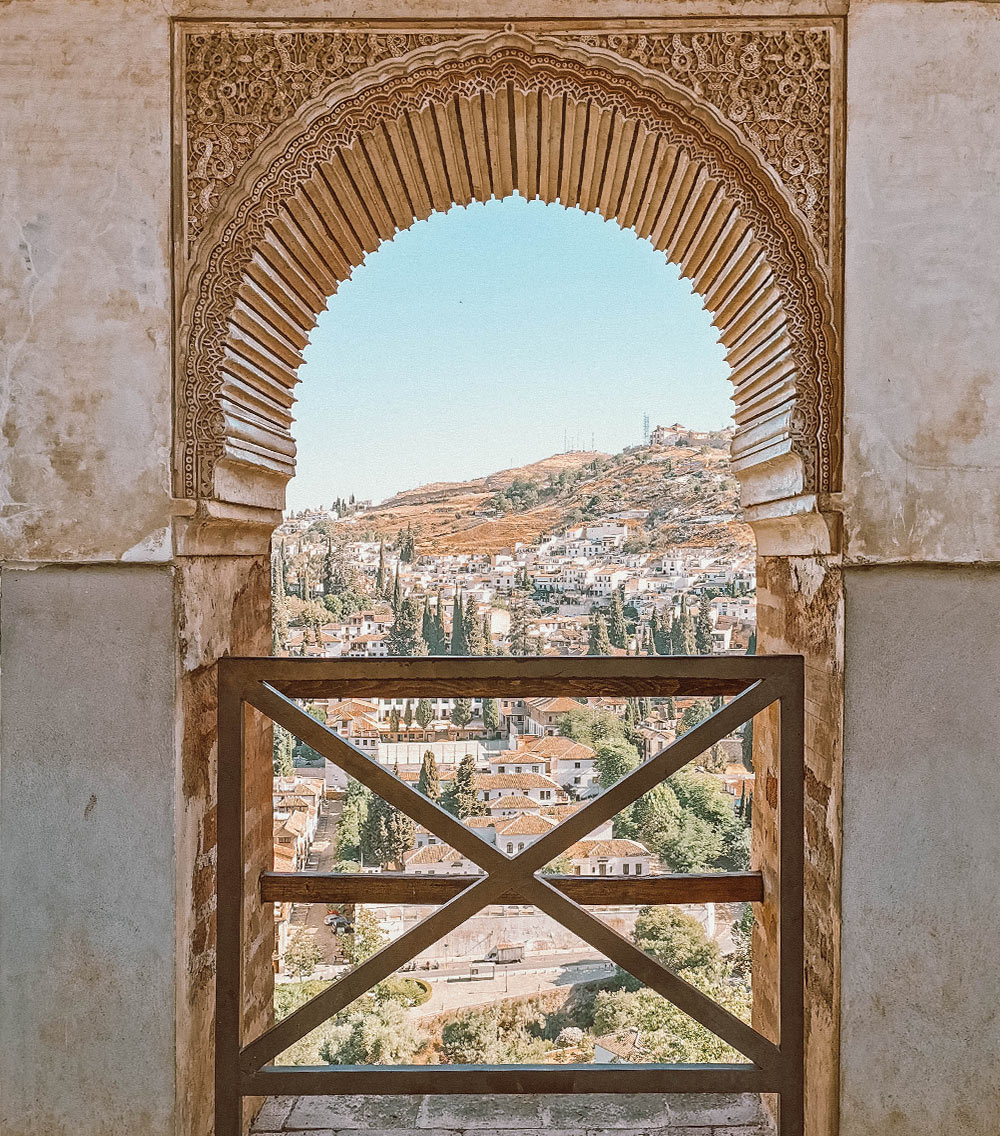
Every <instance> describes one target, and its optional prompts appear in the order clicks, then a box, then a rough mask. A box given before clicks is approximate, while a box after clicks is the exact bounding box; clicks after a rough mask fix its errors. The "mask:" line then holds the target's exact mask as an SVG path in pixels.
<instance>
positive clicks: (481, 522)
mask: <svg viewBox="0 0 1000 1136" xmlns="http://www.w3.org/2000/svg"><path fill="white" fill-rule="evenodd" d="M640 510H646V511H648V516H646V517H645V518H644V519H643V518H637V519H635V520H633V521H631V522H630V523H632V524H634V525H635V533H634V537H635V539H637V540H638V541H639V542H641V543H646V544H647V545H648V547H649V548H650V549H651V550H660V549H664V548H667V547H674V546H680V545H686V546H692V547H694V546H701V547H708V546H712V547H717V548H720V549H722V550H725V551H732V552H738V551H744V550H749V549H752V547H753V535H752V533H751V531H750V529H749V527H748V526H747V525H744V524H742V523H741V522H740V521H739V520H737V519H734V518H736V517H738V515H739V489H738V486H737V483H736V479H735V478H734V477H733V476H732V474H730V472H729V453H728V449H727V448H726V447H725V446H723V445H703V446H699V447H697V448H694V447H689V446H639V447H634V448H631V449H628V450H625V451H623V452H622V453H620V454H615V455H613V456H609V455H607V454H601V453H593V452H582V453H581V452H576V453H567V454H556V455H554V456H552V457H550V458H545V459H544V460H542V461H538V462H534V463H532V464H530V465H526V466H521V467H518V468H516V469H507V470H501V471H499V472H497V473H493V474H490V475H489V476H487V477H481V478H476V479H474V480H472V481H461V482H436V483H434V484H431V485H423V486H420V487H418V488H415V489H410V490H406V491H405V492H401V493H397V494H396V495H395V496H394V497H391V498H390V499H389V500H387V501H385V502H383V503H382V504H381V505H377V506H374V507H373V508H370V509H367V510H365V511H364V512H362V513H358V514H355V515H354V516H351V517H349V518H345V519H344V520H342V521H340V522H336V523H335V524H334V525H333V526H332V527H333V529H334V532H335V533H336V534H337V535H341V536H342V538H343V539H347V540H349V539H352V537H353V536H354V534H355V533H356V534H357V536H362V535H364V536H366V537H369V538H377V537H378V536H385V537H387V538H389V537H395V536H396V534H397V533H398V532H399V531H400V530H401V529H405V528H406V527H407V526H410V527H412V530H413V533H414V536H415V538H416V543H417V550H418V553H448V552H500V551H502V550H503V549H505V548H511V547H512V546H513V545H514V544H515V543H516V542H518V541H520V542H522V543H525V544H531V543H534V542H536V541H537V540H538V539H539V538H540V537H542V536H544V535H546V534H549V533H553V532H555V531H557V530H560V529H562V528H565V527H567V526H569V525H574V524H582V523H588V522H589V523H592V522H594V521H596V520H597V519H599V518H601V517H606V516H608V515H609V514H611V513H618V512H631V511H640ZM348 531H350V533H351V536H348ZM355 539H356V537H355Z"/></svg>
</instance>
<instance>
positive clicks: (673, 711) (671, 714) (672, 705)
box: [666, 698, 677, 721]
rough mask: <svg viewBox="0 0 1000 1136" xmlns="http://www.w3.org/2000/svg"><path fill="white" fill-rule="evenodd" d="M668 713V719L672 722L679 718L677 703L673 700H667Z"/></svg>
mask: <svg viewBox="0 0 1000 1136" xmlns="http://www.w3.org/2000/svg"><path fill="white" fill-rule="evenodd" d="M666 711H667V717H668V718H669V719H670V720H671V721H674V719H675V718H676V717H677V703H676V702H674V700H673V698H668V699H667V705H666Z"/></svg>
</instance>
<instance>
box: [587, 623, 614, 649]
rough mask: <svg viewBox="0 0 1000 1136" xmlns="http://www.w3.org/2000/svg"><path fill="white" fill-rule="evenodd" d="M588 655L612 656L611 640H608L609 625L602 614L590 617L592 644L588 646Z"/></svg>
mask: <svg viewBox="0 0 1000 1136" xmlns="http://www.w3.org/2000/svg"><path fill="white" fill-rule="evenodd" d="M587 654H588V655H610V654H611V640H610V639H609V638H608V625H607V623H606V622H605V620H604V616H603V615H601V613H600V612H596V613H595V614H594V615H592V616H591V617H590V643H589V644H588V646H587Z"/></svg>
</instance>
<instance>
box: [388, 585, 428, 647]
mask: <svg viewBox="0 0 1000 1136" xmlns="http://www.w3.org/2000/svg"><path fill="white" fill-rule="evenodd" d="M386 646H387V647H388V648H389V654H390V655H405V656H415V655H426V654H427V644H426V643H425V642H424V639H423V636H422V635H421V634H420V609H419V608H418V606H417V601H416V600H415V599H414V598H413V597H412V596H410V597H408V598H407V599H405V600H403V601H402V603H401V604H400V606H399V610H398V611H397V612H396V618H395V619H394V620H393V624H392V628H391V630H390V631H389V635H388V637H387V639H386Z"/></svg>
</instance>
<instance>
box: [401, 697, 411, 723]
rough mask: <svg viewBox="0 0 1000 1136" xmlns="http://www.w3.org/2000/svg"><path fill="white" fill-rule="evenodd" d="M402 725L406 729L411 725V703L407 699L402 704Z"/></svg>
mask: <svg viewBox="0 0 1000 1136" xmlns="http://www.w3.org/2000/svg"><path fill="white" fill-rule="evenodd" d="M403 725H404V726H405V727H406V728H407V729H409V728H410V727H411V726H412V725H413V703H412V702H411V701H410V700H409V699H408V698H407V700H406V701H405V702H404V703H403Z"/></svg>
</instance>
